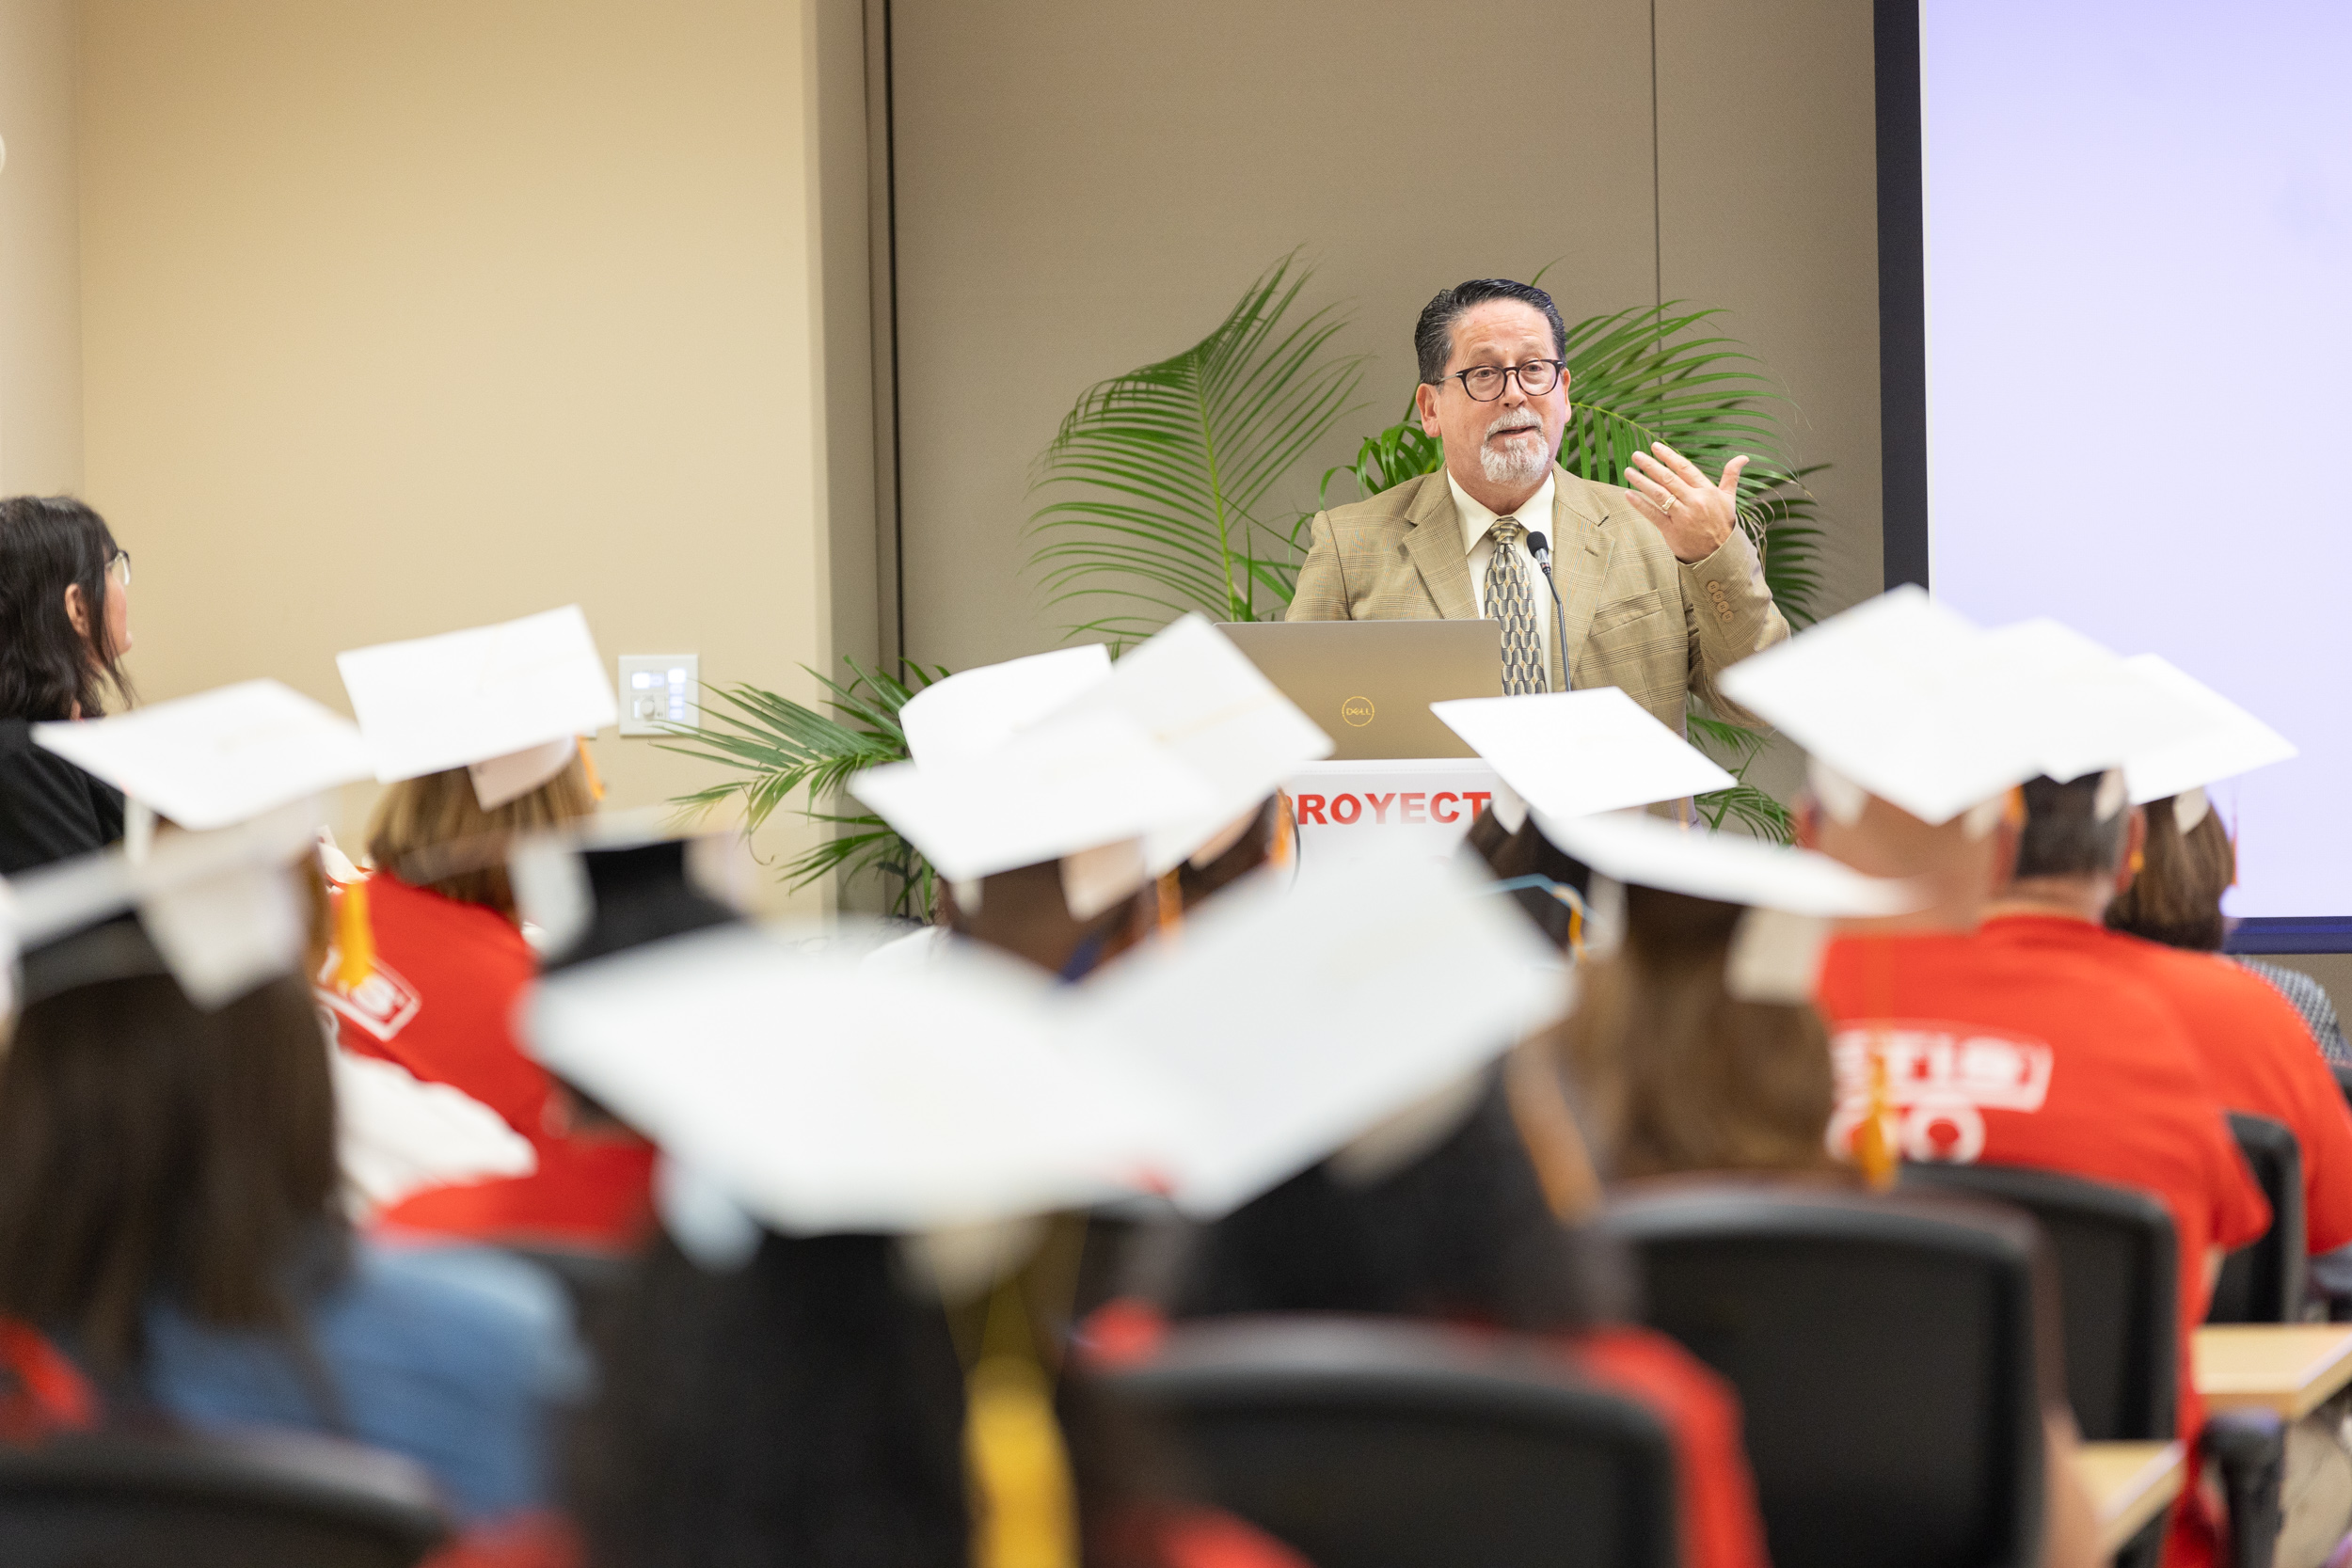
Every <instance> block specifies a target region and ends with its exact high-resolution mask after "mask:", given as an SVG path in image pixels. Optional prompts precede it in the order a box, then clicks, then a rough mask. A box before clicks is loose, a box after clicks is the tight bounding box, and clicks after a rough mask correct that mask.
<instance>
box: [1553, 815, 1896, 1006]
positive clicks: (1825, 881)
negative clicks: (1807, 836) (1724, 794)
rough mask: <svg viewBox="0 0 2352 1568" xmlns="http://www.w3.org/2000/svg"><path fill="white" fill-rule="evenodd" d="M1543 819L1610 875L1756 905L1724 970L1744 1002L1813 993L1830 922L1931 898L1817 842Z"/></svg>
mask: <svg viewBox="0 0 2352 1568" xmlns="http://www.w3.org/2000/svg"><path fill="white" fill-rule="evenodd" d="M1538 820H1539V821H1540V822H1541V824H1542V826H1543V830H1544V836H1545V837H1546V838H1549V840H1551V842H1552V843H1553V844H1554V845H1556V846H1558V847H1560V848H1561V849H1562V850H1564V851H1565V852H1566V853H1568V854H1570V855H1573V856H1575V857H1576V858H1577V859H1578V860H1580V861H1582V862H1583V863H1585V864H1586V865H1589V866H1591V867H1592V868H1593V870H1594V871H1595V872H1597V873H1598V874H1599V875H1600V876H1603V877H1606V878H1608V879H1610V880H1612V881H1614V882H1619V883H1626V884H1631V885H1633V886H1638V887H1649V888H1660V889H1662V890H1664V891H1665V892H1668V893H1680V894H1687V895H1690V896H1692V897H1693V898H1711V899H1714V900H1716V901H1717V902H1719V903H1725V904H1744V905H1746V906H1748V911H1747V913H1745V914H1744V915H1742V916H1740V924H1739V926H1738V927H1737V928H1736V929H1735V930H1734V932H1733V934H1732V942H1731V952H1730V955H1729V958H1728V960H1727V962H1726V964H1725V974H1724V985H1725V988H1726V989H1727V990H1729V991H1730V992H1731V994H1732V995H1733V996H1735V997H1737V998H1739V999H1740V1000H1741V1001H1746V1002H1778V1003H1798V1002H1804V1001H1805V1000H1807V999H1808V998H1809V997H1810V996H1811V995H1812V993H1813V989H1814V982H1815V980H1816V979H1817V977H1818V976H1819V974H1820V958H1821V951H1822V948H1823V947H1824V945H1825V944H1826V943H1827V942H1828V940H1829V936H1830V922H1832V921H1833V920H1838V919H1855V918H1870V917H1877V916H1884V915H1893V914H1902V913H1905V912H1907V911H1911V910H1915V909H1917V908H1918V907H1919V906H1920V904H1921V903H1922V902H1924V901H1925V900H1924V898H1923V897H1922V895H1921V894H1920V891H1919V889H1918V888H1917V887H1916V886H1915V885H1914V884H1913V883H1910V882H1907V881H1899V880H1893V879H1885V878H1879V877H1866V876H1864V875H1863V874H1862V873H1860V872H1858V871H1855V870H1853V869H1851V867H1849V866H1846V865H1842V864H1840V863H1837V862H1836V861H1834V860H1832V859H1830V858H1829V857H1828V856H1827V855H1820V854H1816V853H1814V852H1813V851H1812V850H1810V849H1792V848H1788V847H1784V846H1781V845H1777V844H1767V843H1764V842H1762V841H1761V840H1758V839H1753V838H1742V837H1740V836H1738V835H1735V834H1730V833H1712V832H1696V831H1685V830H1683V829H1681V828H1678V827H1676V826H1675V825H1673V824H1671V823H1667V822H1661V821H1659V820H1657V819H1656V818H1654V817H1648V816H1587V817H1582V818H1580V819H1578V820H1575V821H1566V822H1563V821H1557V820H1554V819H1553V818H1551V817H1549V816H1540V817H1539V818H1538ZM1596 902H1605V901H1603V900H1596ZM1603 940H1604V942H1605V941H1606V940H1607V935H1604V936H1603Z"/></svg>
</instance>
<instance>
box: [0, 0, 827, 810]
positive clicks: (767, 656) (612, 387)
mask: <svg viewBox="0 0 2352 1568" xmlns="http://www.w3.org/2000/svg"><path fill="white" fill-rule="evenodd" d="M822 5H823V7H827V8H830V10H831V12H832V15H831V17H830V18H828V17H827V15H826V14H825V11H824V9H822V8H817V7H818V0H809V5H807V6H803V5H799V4H777V3H774V0H675V3H673V4H667V5H661V6H648V5H644V4H642V3H640V0H496V3H489V4H485V3H483V0H404V3H402V4H400V5H397V6H367V5H343V4H321V3H319V0H88V3H87V10H86V16H85V38H84V72H83V104H82V125H83V132H84V135H83V147H82V169H83V184H82V192H83V202H82V214H83V231H82V281H83V307H84V348H85V358H84V362H85V367H86V374H87V494H88V496H89V498H90V499H91V500H92V501H93V502H94V503H95V504H96V505H98V506H99V507H100V508H101V509H102V510H103V512H104V513H105V514H106V515H107V516H108V517H109V519H110V520H111V521H112V522H113V524H114V525H115V528H116V530H117V531H118V533H119V535H120V536H121V538H122V540H123V542H124V543H125V544H126V545H127V546H130V547H131V548H132V549H133V550H134V551H135V555H136V558H137V563H138V574H137V586H136V590H135V599H134V603H135V628H136V635H137V641H138V647H137V651H136V653H135V656H134V659H133V665H134V670H135V674H136V677H137V679H138V680H139V682H140V683H141V685H142V686H143V688H144V689H145V690H146V693H147V694H148V695H149V696H150V697H166V696H171V695H174V694H178V693H182V692H187V691H192V690H197V689H203V688H206V687H209V686H213V685H216V684H218V683H221V682H225V681H230V680H234V679H238V678H242V677H245V676H249V675H255V674H262V673H267V674H274V675H277V676H278V677H279V678H281V679H283V680H286V681H288V682H289V683H291V684H293V685H294V686H296V687H298V688H300V689H304V690H306V691H309V692H310V693H311V694H312V695H314V696H317V697H319V698H321V699H323V700H325V701H327V702H329V703H331V704H334V705H339V706H340V705H342V690H341V687H340V683H339V682H338V680H337V679H336V675H335V670H334V663H333V657H334V654H335V652H336V650H338V649H340V648H347V647H352V646H356V645H358V644H362V643H368V642H373V641H381V640H384V639H388V638H398V637H409V636H417V635H421V634H425V633H430V632H435V631H440V630H445V629H449V628H453V627H458V626H469V625H473V624H476V623H480V622H485V621H491V620H495V619H500V618H504V617H509V616H514V615H518V614H523V613H527V612H529V611H532V610H542V609H546V608H548V607H551V606H555V605H560V604H564V603H566V602H570V601H574V600H577V601H579V602H580V603H581V604H582V605H584V606H585V607H586V609H587V612H588V616H589V620H590V622H591V624H592V625H593V626H594V627H595V628H596V637H597V641H598V643H599V645H600V646H601V647H602V649H603V650H604V652H605V654H606V656H607V657H608V658H610V657H613V656H616V655H619V654H623V653H668V652H696V653H699V654H700V655H701V656H702V673H703V677H704V679H705V680H706V681H711V682H720V683H723V682H731V681H740V680H751V681H756V682H759V683H762V684H764V685H768V686H771V687H775V688H778V689H783V690H786V691H788V692H793V693H798V694H803V695H807V694H809V692H810V683H809V682H808V681H807V680H806V679H805V677H804V676H803V675H802V674H801V673H800V670H799V666H800V665H802V664H804V663H805V664H810V665H815V666H818V667H819V668H824V667H827V666H828V665H830V664H831V663H832V661H833V657H834V645H835V639H836V635H837V634H839V635H845V636H846V637H847V639H848V643H847V645H848V646H849V647H850V648H853V649H857V650H860V651H863V650H864V649H865V648H866V647H867V646H869V645H870V643H871V641H872V637H873V630H872V609H871V606H872V598H873V594H872V589H871V577H872V555H873V542H872V537H871V527H870V513H871V496H870V489H871V464H870V457H869V456H867V455H866V451H867V445H866V444H863V443H870V421H869V418H868V414H867V411H866V404H864V403H863V402H862V401H861V398H862V396H863V392H862V388H864V386H865V383H864V382H863V381H862V380H856V381H855V386H854V388H852V390H853V391H855V392H856V393H857V394H858V395H857V396H852V397H850V398H848V399H845V400H843V404H842V406H844V407H845V408H846V410H847V415H846V423H845V424H844V423H829V421H828V420H827V418H826V407H827V404H826V398H825V389H826V379H827V372H826V369H825V352H824V351H825V342H826V336H827V334H828V332H834V333H836V334H839V333H846V334H847V335H848V337H849V338H850V341H849V342H848V344H847V345H846V349H845V352H846V354H847V356H849V358H850V360H852V361H854V365H853V367H852V370H851V372H850V373H851V374H852V377H853V379H854V378H855V377H857V376H862V375H863V374H864V367H865V366H866V364H867V363H868V362H869V357H870V356H869V345H868V343H867V341H866V336H865V332H864V326H863V322H864V316H865V308H864V304H863V290H864V287H865V281H866V279H865V267H866V255H865V249H864V233H865V223H866V214H865V211H864V201H863V195H864V193H863V188H862V184H861V185H859V186H858V187H857V188H854V189H852V190H850V191H849V192H848V193H846V195H844V194H843V193H841V192H838V191H836V192H835V193H834V196H835V200H836V203H838V202H843V201H846V202H847V204H848V206H849V208H850V213H849V220H848V222H849V227H850V230H851V232H850V235H849V236H848V237H847V238H846V239H843V240H837V241H836V242H835V243H834V245H832V246H830V247H829V246H828V245H827V242H826V238H825V235H824V232H823V225H822V224H821V223H820V221H819V214H820V213H821V212H822V211H823V210H824V209H825V207H826V203H825V201H824V199H823V188H824V186H825V183H826V167H825V162H824V159H823V158H822V157H821V156H820V148H819V145H818V135H817V133H818V127H819V124H820V122H821V121H823V120H824V119H826V118H827V115H828V112H829V108H828V104H829V100H827V99H826V98H825V97H824V96H823V95H821V94H819V93H818V91H817V90H816V86H815V77H816V76H817V73H818V64H819V60H820V58H821V57H823V56H824V55H825V54H826V52H827V51H830V53H831V55H832V56H834V57H835V58H837V59H840V60H843V61H846V66H845V67H844V69H845V70H846V71H848V72H849V73H850V75H849V76H848V79H847V85H846V87H845V88H844V90H846V91H847V93H848V94H849V96H850V100H851V103H850V107H849V108H848V109H847V110H843V109H841V108H839V107H838V106H833V107H831V109H830V113H831V114H833V115H834V116H835V117H838V118H845V119H848V121H849V122H850V125H851V126H852V127H862V122H863V70H864V68H863V49H862V45H861V44H860V43H859V42H858V41H857V39H856V36H855V30H856V28H857V27H858V25H859V24H858V12H857V8H856V6H855V4H854V0H850V4H849V5H847V6H846V7H844V6H842V5H840V4H838V3H837V0H822ZM844 18H846V25H847V26H848V27H849V28H850V30H851V34H850V40H849V41H848V42H846V43H844V42H843V41H842V40H840V39H839V38H837V37H834V36H833V35H829V34H828V33H827V32H826V30H825V26H824V25H820V24H828V23H830V24H834V25H839V24H843V20H844ZM863 156H864V154H863V150H862V148H859V149H858V150H855V151H854V152H853V153H851V154H850V158H851V164H852V167H853V168H854V167H858V166H862V164H863ZM11 172H12V171H11ZM836 252H838V256H837V259H836ZM829 278H830V282H831V288H832V291H833V292H832V293H828V287H829ZM845 290H847V291H849V293H848V294H847V297H846V298H845V297H844V295H843V291H845ZM861 431H865V432H866V434H864V435H861V434H860V432H861ZM835 465H838V466H841V467H844V468H846V469H847V470H848V471H847V472H846V474H844V475H841V476H838V477H839V478H840V480H841V483H838V484H836V483H835V478H836V476H835V475H834V473H833V472H832V469H833V467H834V466H835ZM861 485H862V486H863V490H861ZM861 495H863V497H864V499H863V502H862V504H863V505H864V507H865V508H866V511H865V514H864V517H863V518H861V516H860V515H859V513H858V507H859V505H860V504H861V500H860V497H861ZM836 503H838V504H837V505H836ZM861 530H862V531H861ZM836 558H840V559H839V560H838V562H837V559H836ZM852 558H862V559H852ZM837 563H838V564H839V565H840V566H841V568H842V575H843V580H842V581H836V580H835V567H836V564H837ZM861 594H862V595H863V597H862V599H861V598H860V597H859V595H861ZM837 596H843V597H846V598H847V599H848V600H850V601H854V602H853V603H851V604H850V612H849V613H848V614H846V615H845V614H841V613H837V612H836V608H835V600H836V597H837ZM861 607H862V610H861ZM861 613H862V615H863V619H862V620H860V619H859V616H860V614H861ZM845 620H846V621H847V622H849V623H850V624H849V625H847V626H837V623H839V622H843V621H845ZM598 760H599V765H600V767H601V768H602V770H603V772H604V774H605V777H606V779H607V780H608V781H609V783H610V784H611V785H612V792H613V803H614V804H617V805H621V806H633V805H642V804H646V803H651V802H656V801H659V800H663V799H664V798H666V797H668V796H670V795H672V794H675V793H676V792H679V791H681V790H683V789H686V788H689V787H691V786H693V785H696V784H701V783H703V782H706V781H707V779H708V778H709V777H711V776H712V775H711V774H710V773H709V771H708V770H707V769H706V768H702V767H701V766H699V765H695V764H691V763H688V762H686V761H684V760H683V759H680V758H676V757H674V756H669V755H666V754H664V753H662V752H657V751H656V750H655V749H654V747H653V744H652V743H651V742H649V741H645V740H637V739H631V740H618V739H614V738H612V737H611V736H607V738H606V739H605V741H604V742H603V743H602V744H601V745H600V746H599V748H598ZM361 803H362V802H360V801H358V800H350V801H347V802H346V812H347V821H348V820H349V814H350V813H352V812H356V810H357V809H358V806H359V805H360V804H361ZM354 825H355V826H356V824H354Z"/></svg>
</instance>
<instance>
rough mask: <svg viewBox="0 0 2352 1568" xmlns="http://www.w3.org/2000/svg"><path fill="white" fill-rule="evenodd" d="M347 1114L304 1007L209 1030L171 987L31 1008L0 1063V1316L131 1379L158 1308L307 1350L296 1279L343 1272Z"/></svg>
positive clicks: (143, 985) (128, 981)
mask: <svg viewBox="0 0 2352 1568" xmlns="http://www.w3.org/2000/svg"><path fill="white" fill-rule="evenodd" d="M341 1186H342V1177H341V1172H340V1169H339V1167H338V1165H337V1163H336V1152H335V1098H334V1085H333V1081H332V1079H331V1078H330V1077H329V1073H328V1066H327V1058H326V1045H325V1043H324V1041H323V1039H322V1038H321V1036H320V1032H319V1022H318V1015H317V1012H316V1010H315V1007H314V1005H313V1004H312V1002H311V1000H310V988H309V987H308V986H307V985H305V984H303V982H302V981H301V980H300V979H299V978H297V977H294V976H292V975H289V976H286V977H283V978H280V979H277V980H273V981H270V982H268V983H267V984H264V985H262V986H261V987H259V988H258V989H256V990H252V991H250V992H248V993H246V995H245V996H243V997H241V998H239V999H238V1000H236V1001H234V1002H231V1003H230V1004H229V1005H228V1006H224V1007H222V1008H220V1009H219V1010H218V1011H217V1012H211V1013H207V1012H203V1011H201V1010H199V1008H198V1007H196V1006H195V1005H194V1004H192V1003H190V1002H189V1001H188V999H187V998H186V997H185V996H184V995H183V994H182V992H181V990H180V988H179V986H178V985H177V984H176V983H175V982H174V981H173V980H172V979H171V978H170V976H168V975H167V974H134V975H129V976H127V977H122V978H115V979H104V980H99V981H96V982H93V983H91V984H87V985H82V986H77V987H75V988H74V989H72V990H66V991H63V992H62V993H60V994H58V995H56V996H52V997H48V998H45V999H43V1000H40V1001H36V1002H33V1003H31V1004H29V1005H28V1006H26V1007H25V1009H24V1016H23V1017H22V1018H21V1019H20V1020H19V1021H18V1022H17V1026H16V1034H15V1037H14V1039H13V1040H12V1041H11V1042H10V1044H9V1046H8V1053H7V1055H6V1056H5V1058H0V1312H5V1313H7V1314H8V1315H10V1316H13V1317H17V1318H21V1319H23V1320H24V1321H25V1322H27V1323H36V1324H39V1325H40V1326H41V1327H44V1328H56V1329H63V1330H66V1331H67V1332H69V1333H70V1334H72V1337H73V1338H74V1339H75V1341H76V1343H77V1344H78V1345H79V1347H80V1348H81V1349H82V1351H83V1352H84V1353H85V1354H87V1355H88V1356H89V1357H90V1358H91V1360H92V1362H93V1364H94V1365H95V1366H96V1367H97V1369H98V1370H100V1371H101V1372H102V1373H106V1374H115V1373H119V1372H122V1371H125V1370H130V1369H132V1368H134V1367H135V1365H136V1363H137V1362H138V1361H139V1359H140V1358H141V1355H142V1354H143V1351H144V1346H143V1343H142V1339H141V1333H140V1321H141V1315H142V1313H143V1312H144V1310H145V1309H146V1307H148V1306H150V1305H151V1303H152V1302H154V1301H155V1300H156V1299H158V1298H159V1297H161V1298H165V1299H169V1300H171V1301H173V1302H174V1303H176V1304H177V1305H178V1306H179V1307H181V1308H182V1309H183V1310H184V1311H185V1312H187V1313H188V1314H189V1315H190V1316H191V1317H193V1318H195V1319H196V1320H197V1321H198V1322H199V1323H209V1324H214V1325H217V1326H220V1327H237V1328H271V1329H277V1330H280V1331H284V1332H287V1333H289V1334H293V1335H294V1337H295V1341H296V1345H297V1348H298V1347H299V1344H300V1342H301V1341H300V1336H299V1333H298V1326H299V1325H298V1318H297V1315H296V1314H297V1303H296V1301H295V1300H294V1293H295V1291H296V1289H297V1287H298V1285H299V1284H300V1283H301V1281H300V1279H299V1278H298V1276H297V1275H298V1269H299V1266H300V1265H303V1264H305V1263H309V1264H311V1265H313V1266H317V1265H322V1264H328V1265H331V1264H332V1263H335V1262H340V1260H341V1258H342V1250H341V1243H342V1241H343V1239H344V1231H343V1227H342V1219H341V1217H340V1212H339V1210H338V1209H337V1207H336V1200H337V1197H338V1195H339V1193H340V1190H341Z"/></svg>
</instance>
